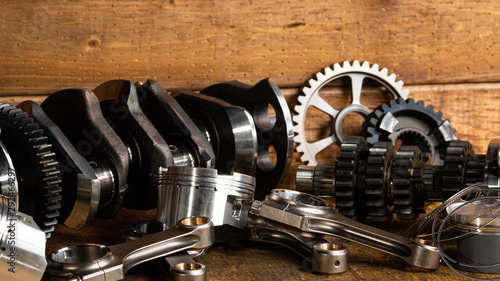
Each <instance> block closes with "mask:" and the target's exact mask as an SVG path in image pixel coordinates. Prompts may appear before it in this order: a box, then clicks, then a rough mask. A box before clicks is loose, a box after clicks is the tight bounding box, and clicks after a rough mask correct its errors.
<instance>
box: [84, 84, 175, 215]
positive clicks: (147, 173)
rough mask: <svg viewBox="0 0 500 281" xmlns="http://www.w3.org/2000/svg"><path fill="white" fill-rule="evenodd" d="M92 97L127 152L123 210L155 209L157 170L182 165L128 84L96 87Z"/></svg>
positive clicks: (133, 87) (133, 88)
mask: <svg viewBox="0 0 500 281" xmlns="http://www.w3.org/2000/svg"><path fill="white" fill-rule="evenodd" d="M94 93H95V95H96V96H97V97H98V98H99V100H100V101H101V102H100V105H101V110H102V114H103V116H104V118H105V119H106V121H107V122H108V123H109V125H110V126H111V127H112V128H113V130H114V131H115V132H116V134H117V135H118V136H119V137H120V139H121V140H122V142H123V143H124V144H125V145H126V147H127V150H128V157H129V170H128V171H129V172H128V175H127V184H128V190H127V194H126V195H125V198H124V201H123V207H126V208H133V209H154V208H155V207H156V204H157V202H158V191H157V190H156V187H155V183H154V181H153V180H152V177H151V175H155V174H156V173H157V172H158V169H159V168H160V167H166V166H169V165H170V166H173V165H176V164H178V165H181V164H184V163H183V162H181V163H174V157H173V155H172V152H171V151H170V148H169V146H168V144H167V143H166V142H165V140H164V139H163V138H162V136H161V135H160V134H159V133H158V131H157V130H156V128H155V127H154V126H153V124H152V123H151V122H150V121H149V120H148V118H147V117H146V115H145V114H144V113H143V111H142V109H141V107H140V104H139V100H140V97H139V96H138V94H137V90H136V87H135V86H134V84H133V83H132V82H131V81H127V80H113V81H109V82H106V83H104V84H102V85H100V86H98V87H97V88H96V89H95V90H94ZM177 159H178V158H177ZM176 222H177V221H176Z"/></svg>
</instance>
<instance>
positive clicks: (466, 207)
mask: <svg viewBox="0 0 500 281" xmlns="http://www.w3.org/2000/svg"><path fill="white" fill-rule="evenodd" d="M498 210H500V201H499V200H498V199H496V200H495V199H490V200H481V201H475V202H469V203H468V204H465V202H457V203H453V204H450V205H449V206H448V207H447V208H446V212H447V213H448V214H449V215H451V218H450V220H451V221H452V222H453V223H454V224H458V226H457V227H455V232H457V234H458V237H459V238H458V239H457V261H458V268H459V269H462V270H466V271H472V272H482V273H500V254H499V253H498V251H497V250H495V249H498V247H499V246H500V239H499V238H500V219H499V218H498Z"/></svg>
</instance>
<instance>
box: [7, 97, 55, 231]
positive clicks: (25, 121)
mask: <svg viewBox="0 0 500 281" xmlns="http://www.w3.org/2000/svg"><path fill="white" fill-rule="evenodd" d="M0 128H1V135H0V139H1V140H2V142H3V143H4V144H5V147H6V149H7V152H8V153H9V155H10V156H11V158H12V162H13V165H14V168H15V170H16V174H17V178H18V182H19V201H20V203H19V205H20V206H19V210H20V211H21V212H23V213H26V214H28V215H30V216H33V217H34V219H35V222H36V223H37V224H38V226H39V227H40V229H41V230H42V231H44V232H45V233H46V237H47V238H49V237H50V235H51V232H52V231H54V226H55V225H56V224H57V218H58V216H59V209H60V208H61V205H60V203H59V202H60V201H61V196H60V194H59V192H61V187H60V186H59V183H60V182H61V177H60V173H61V172H60V170H59V166H58V162H57V161H56V158H55V154H54V153H53V152H52V145H51V144H50V143H49V140H48V138H47V137H46V136H45V133H44V131H43V129H41V128H40V127H39V125H38V123H36V122H35V121H34V120H33V118H31V117H29V116H28V114H27V113H25V112H23V111H22V110H21V109H19V108H17V107H15V106H11V105H8V104H0Z"/></svg>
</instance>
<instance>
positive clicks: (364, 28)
mask: <svg viewBox="0 0 500 281" xmlns="http://www.w3.org/2000/svg"><path fill="white" fill-rule="evenodd" d="M0 5H1V6H2V9H1V11H0V34H2V37H1V38H2V44H0V95H18V94H49V93H53V92H55V91H56V90H58V89H60V88H73V87H77V88H94V87H96V86H97V85H99V84H101V83H102V82H104V81H107V80H110V79H116V78H124V79H132V80H134V81H135V80H145V79H147V78H152V79H156V80H158V81H159V82H160V83H161V84H163V85H164V86H165V87H167V88H168V89H174V88H178V87H185V88H191V89H201V88H203V87H205V86H208V85H211V84H213V83H215V82H221V81H228V80H234V79H238V80H241V81H243V82H247V83H251V84H254V83H256V82H257V81H258V80H260V79H262V78H265V77H272V78H274V79H275V81H276V82H277V84H278V85H279V86H280V87H283V88H285V87H300V86H302V85H303V83H304V82H305V81H307V80H308V79H309V78H310V77H311V76H312V75H313V74H314V73H316V72H317V71H320V70H321V69H322V68H324V67H325V66H328V65H331V64H333V63H335V62H342V61H344V60H349V61H352V60H355V59H357V60H360V61H364V60H367V61H370V62H371V63H378V64H380V65H381V66H382V67H387V68H388V69H389V70H390V71H391V72H395V73H397V74H398V75H399V77H400V78H401V79H403V80H404V81H405V82H406V83H407V84H419V85H420V84H434V83H439V84H441V83H464V82H496V81H499V79H500V63H499V62H500V44H498V43H499V41H500V33H499V28H498V25H499V22H500V3H499V2H498V1H491V0H482V1H467V0H456V1H439V2H436V1H431V0H426V1H417V2H415V1H411V0H398V1H396V0H384V1H366V0H364V1H339V0H336V1H317V0H308V1H288V0H278V1H268V0H265V1H234V0H217V1H204V0H187V1H178V0H169V1H159V0H149V1H138V0H136V1H104V0H98V1H88V0H81V1H63V0H57V1H48V0H42V1H35V0H28V1H0Z"/></svg>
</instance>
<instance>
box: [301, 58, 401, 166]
mask: <svg viewBox="0 0 500 281" xmlns="http://www.w3.org/2000/svg"><path fill="white" fill-rule="evenodd" d="M343 77H349V78H350V80H351V103H350V104H348V105H346V106H343V107H341V108H340V109H339V108H334V107H333V106H332V105H330V104H329V103H328V102H327V101H325V100H324V99H323V98H322V97H321V96H320V95H319V91H320V90H321V89H322V88H323V87H324V86H326V85H327V84H329V83H330V82H332V81H334V80H336V79H339V78H343ZM365 78H369V79H371V80H374V81H375V82H377V83H378V84H379V85H381V86H383V87H385V88H386V90H387V92H388V93H389V94H390V95H391V96H392V98H394V99H399V98H401V99H406V98H407V96H408V94H409V90H403V88H402V87H403V82H402V81H396V75H395V74H390V75H388V70H387V68H383V69H381V70H379V66H378V64H373V65H372V66H370V64H369V63H368V62H366V61H365V62H364V63H363V64H362V65H361V64H360V62H359V61H357V60H355V61H354V62H353V63H352V64H351V63H349V62H348V61H345V62H344V63H343V65H342V66H341V65H340V64H338V63H336V64H335V65H334V66H333V69H332V68H330V67H326V68H325V69H324V70H323V72H318V73H317V74H316V79H311V80H309V86H306V87H304V88H303V89H302V92H303V95H301V96H299V98H298V102H299V105H297V106H295V111H296V112H297V114H296V115H295V116H294V117H293V121H294V122H295V123H296V125H295V126H294V128H293V130H294V132H295V133H296V136H295V142H297V143H298V146H297V151H298V152H299V153H301V154H302V156H301V160H302V161H303V162H306V163H309V164H317V161H316V155H317V154H318V153H319V152H321V151H322V150H324V149H325V148H326V147H328V146H330V145H331V144H333V143H337V144H339V145H340V143H342V142H343V141H344V136H343V134H342V131H341V124H342V122H343V120H344V117H345V116H346V115H347V114H349V113H351V112H356V113H359V114H361V115H362V116H363V117H366V116H368V114H370V112H371V110H370V109H368V107H366V106H365V105H363V104H361V94H362V88H363V81H364V80H365ZM311 106H312V107H315V108H317V109H319V110H321V111H322V112H324V113H326V114H327V115H329V116H330V118H331V120H332V124H331V127H332V128H331V132H332V133H331V135H330V136H328V137H326V138H324V139H321V140H318V141H315V142H308V141H307V140H306V135H305V119H306V113H307V110H308V108H309V107H311Z"/></svg>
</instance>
